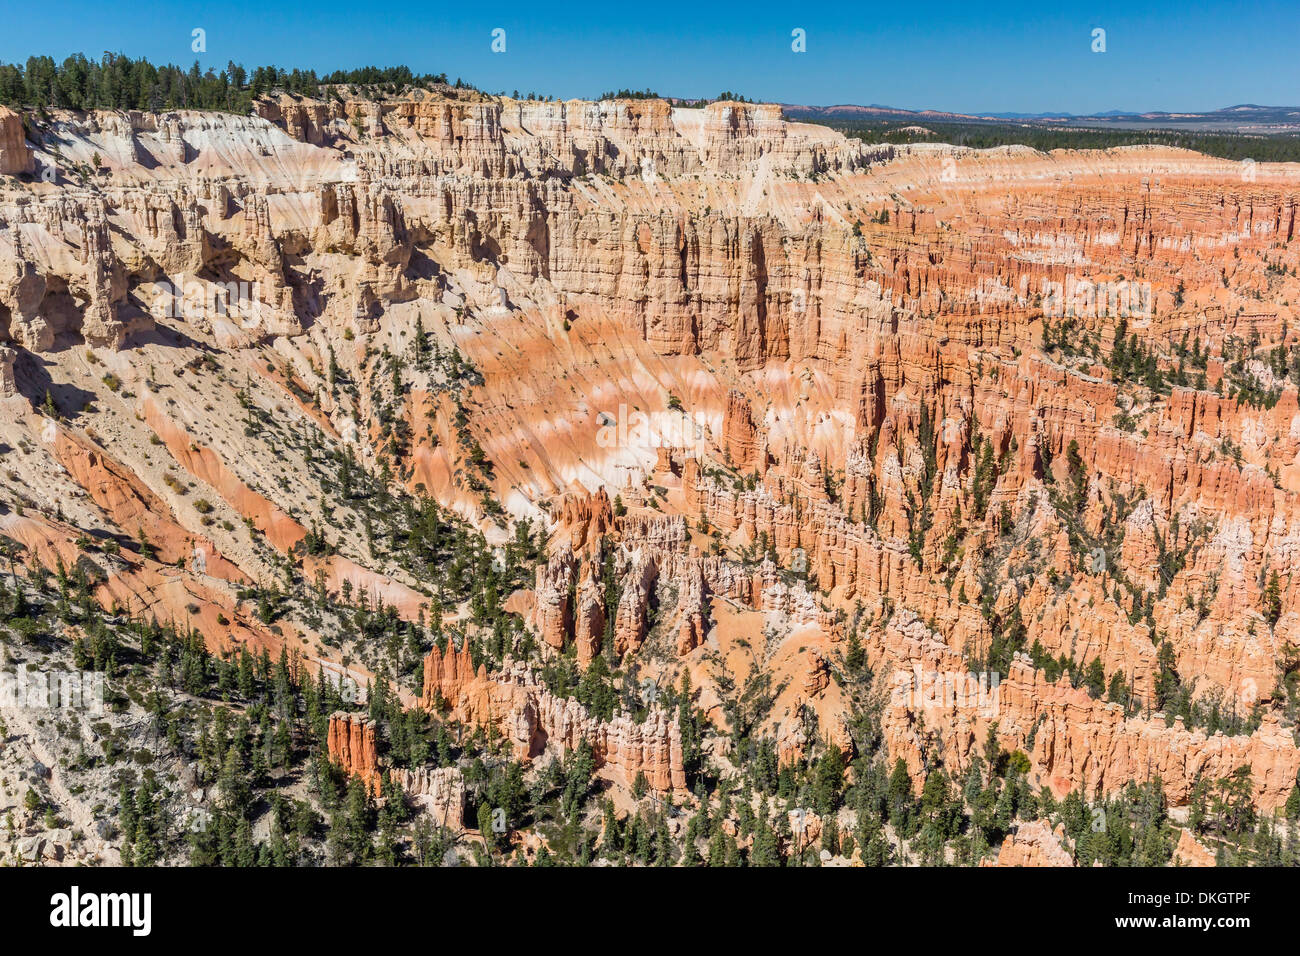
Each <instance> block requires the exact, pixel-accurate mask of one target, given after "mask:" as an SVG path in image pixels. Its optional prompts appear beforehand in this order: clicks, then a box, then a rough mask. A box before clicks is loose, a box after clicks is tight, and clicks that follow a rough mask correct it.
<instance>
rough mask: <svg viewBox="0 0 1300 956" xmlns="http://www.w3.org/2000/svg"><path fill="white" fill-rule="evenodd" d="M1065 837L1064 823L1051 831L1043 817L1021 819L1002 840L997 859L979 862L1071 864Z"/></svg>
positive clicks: (1071, 860) (1017, 864) (985, 864)
mask: <svg viewBox="0 0 1300 956" xmlns="http://www.w3.org/2000/svg"><path fill="white" fill-rule="evenodd" d="M1064 841H1065V828H1064V826H1058V827H1057V828H1056V830H1055V831H1053V830H1052V828H1051V827H1050V826H1049V825H1048V824H1047V823H1046V822H1045V821H1042V820H1035V821H1033V822H1031V823H1021V824H1019V825H1018V826H1017V827H1016V828H1015V829H1014V830H1013V831H1012V832H1011V833H1010V834H1009V835H1008V836H1007V838H1006V839H1005V840H1003V841H1002V848H1001V849H1000V850H998V859H997V863H992V862H990V861H989V860H982V861H980V866H1074V860H1073V858H1072V857H1071V856H1070V854H1069V852H1067V851H1066V849H1065V847H1064V846H1062V843H1063V842H1064Z"/></svg>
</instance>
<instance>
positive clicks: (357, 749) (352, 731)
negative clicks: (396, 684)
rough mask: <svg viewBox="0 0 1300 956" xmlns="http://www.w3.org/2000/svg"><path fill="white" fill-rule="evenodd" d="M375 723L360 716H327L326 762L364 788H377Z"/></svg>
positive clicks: (342, 714)
mask: <svg viewBox="0 0 1300 956" xmlns="http://www.w3.org/2000/svg"><path fill="white" fill-rule="evenodd" d="M375 733H376V730H375V722H374V721H373V720H371V719H370V718H368V717H366V716H364V715H361V714H349V713H345V712H342V711H340V712H338V713H335V714H331V715H330V723H329V740H328V744H327V750H328V753H329V758H330V760H331V761H332V762H333V763H335V764H337V765H338V766H339V768H340V769H342V770H343V772H344V773H346V774H350V775H352V776H355V777H360V778H361V780H362V782H363V783H365V784H366V786H368V787H371V788H374V789H375V790H376V792H378V788H379V778H380V773H379V751H378V744H377V742H376V739H375Z"/></svg>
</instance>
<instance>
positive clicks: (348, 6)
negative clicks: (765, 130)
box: [0, 0, 1300, 113]
mask: <svg viewBox="0 0 1300 956" xmlns="http://www.w3.org/2000/svg"><path fill="white" fill-rule="evenodd" d="M0 23H3V24H4V29H3V31H0V60H3V61H8V62H12V61H14V60H23V59H26V57H27V56H29V55H30V54H33V53H48V54H50V55H52V56H55V57H56V58H58V59H62V58H63V57H64V56H66V55H67V54H69V53H73V52H84V53H86V54H87V55H89V56H98V55H99V54H101V53H102V52H103V51H105V50H112V51H115V52H116V51H121V52H125V53H127V54H130V55H132V56H141V55H144V56H148V57H149V58H150V59H151V60H154V61H157V62H176V63H180V64H182V65H186V66H188V65H189V64H190V63H192V62H193V60H194V59H196V58H197V59H199V61H200V62H201V63H203V64H204V65H205V66H207V65H214V66H217V67H221V66H224V65H225V63H226V62H227V61H228V60H235V61H236V62H240V63H243V64H244V65H245V66H247V67H250V68H251V67H253V66H255V65H258V64H263V63H275V64H277V65H281V66H287V67H295V66H297V67H313V68H315V69H317V70H319V71H325V70H329V69H334V68H336V67H355V66H364V65H367V64H373V65H377V66H386V65H394V64H398V63H405V64H407V65H409V66H411V67H412V68H413V69H416V70H417V71H426V72H441V71H444V70H445V71H446V72H447V73H448V74H449V75H450V76H451V77H452V78H455V77H457V76H461V77H463V78H464V79H466V80H467V81H469V82H472V83H474V84H475V85H476V86H479V87H480V88H482V89H485V90H488V91H490V92H497V91H501V90H504V91H506V92H508V93H509V92H513V91H514V90H516V89H518V90H520V91H521V92H524V93H527V92H528V91H530V90H532V91H536V92H538V93H548V94H554V95H557V96H562V97H566V98H567V97H591V96H595V95H598V94H599V93H601V92H603V91H604V90H607V89H617V88H620V87H634V88H637V89H642V88H645V87H647V86H648V87H651V88H652V89H654V90H656V91H658V92H660V93H662V94H664V95H670V96H701V95H702V96H716V95H717V94H718V93H720V92H722V91H723V90H733V91H735V92H738V93H741V94H744V95H746V96H749V97H751V98H754V99H762V100H772V101H779V102H789V103H813V104H821V105H825V104H832V103H863V104H869V103H878V104H883V105H889V106H898V107H903V108H907V109H924V108H934V109H948V110H955V111H961V112H976V111H1020V112H1039V111H1058V110H1060V111H1069V112H1075V113H1083V112H1095V111H1101V110H1108V109H1129V110H1147V109H1168V110H1205V109H1214V108H1217V107H1222V106H1229V105H1233V104H1236V103H1243V102H1250V103H1260V104H1265V105H1295V104H1297V103H1300V66H1298V65H1297V64H1300V56H1297V54H1296V41H1297V37H1300V3H1297V2H1296V0H1290V2H1270V3H1259V4H1253V5H1250V6H1249V7H1246V6H1245V5H1242V4H1236V3H1227V2H1210V3H1207V2H1199V3H1198V2H1195V0H1193V2H1190V3H1175V2H1161V3H1153V4H1147V5H1145V7H1144V8H1139V6H1138V5H1135V4H1132V3H1091V4H1083V3H1074V2H1068V0H1067V2H1065V3H1063V4H1057V5H1047V4H1028V3H1012V2H993V3H986V4H980V3H978V2H974V0H971V2H947V0H932V2H928V3H921V4H907V3H899V2H898V0H894V2H891V3H888V4H870V3H865V2H858V3H852V4H848V3H838V2H829V3H819V4H799V3H784V4H774V3H764V2H753V3H744V4H741V3H726V4H703V3H685V2H679V0H664V2H656V3H642V2H628V0H610V2H605V3H601V4H594V5H589V4H572V3H563V4H561V3H550V4H544V3H539V2H538V0H532V2H529V3H516V2H512V0H511V2H500V3H495V4H492V5H477V4H475V3H474V2H472V0H462V2H457V0H436V2H432V3H422V2H408V3H386V4H384V5H382V6H380V5H367V4H366V3H364V2H361V0H350V2H342V0H312V2H310V3H301V2H299V3H292V4H291V3H287V2H284V0H260V2H253V0H215V2H208V3H199V4H184V3H160V2H157V0H134V2H129V3H126V4H119V3H105V2H103V0H95V2H90V0H48V2H34V0H22V2H18V0H0ZM498 27H500V28H503V29H504V30H505V31H506V52H505V53H500V54H498V53H493V52H492V51H491V49H490V44H491V31H492V30H493V29H494V28H498ZM194 28H202V29H204V30H205V31H206V42H207V52H206V53H204V54H199V55H197V56H196V54H195V53H193V52H192V51H191V31H192V30H193V29H194ZM795 28H801V29H803V30H804V31H805V33H806V37H807V52H805V53H794V52H792V51H791V31H792V30H793V29H795ZM1094 29H1104V30H1105V31H1106V34H1105V39H1106V52H1104V53H1094V52H1093V51H1092V49H1091V47H1092V44H1093V37H1092V33H1093V30H1094Z"/></svg>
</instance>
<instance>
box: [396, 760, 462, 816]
mask: <svg viewBox="0 0 1300 956" xmlns="http://www.w3.org/2000/svg"><path fill="white" fill-rule="evenodd" d="M391 776H392V779H393V782H394V783H396V784H397V785H398V786H400V787H401V788H402V792H403V793H404V794H405V795H406V796H407V797H408V798H410V799H411V800H412V802H414V803H415V805H416V806H417V807H418V808H419V809H420V811H421V812H423V813H426V814H428V815H429V817H430V818H432V820H433V822H434V823H435V824H437V825H438V826H440V827H446V828H447V829H449V830H452V831H457V832H458V831H460V830H463V829H464V828H465V805H466V792H465V777H464V775H463V774H462V773H461V771H460V769H459V768H457V767H419V768H417V769H415V770H408V769H406V768H405V767H398V768H396V769H394V770H393V771H391Z"/></svg>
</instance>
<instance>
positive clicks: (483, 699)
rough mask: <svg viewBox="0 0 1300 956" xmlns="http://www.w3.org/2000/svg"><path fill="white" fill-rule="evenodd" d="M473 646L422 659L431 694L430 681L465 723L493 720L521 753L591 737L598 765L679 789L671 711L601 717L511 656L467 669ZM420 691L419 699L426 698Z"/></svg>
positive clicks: (630, 779) (678, 745)
mask: <svg viewBox="0 0 1300 956" xmlns="http://www.w3.org/2000/svg"><path fill="white" fill-rule="evenodd" d="M470 666H471V665H470V663H469V651H468V649H462V650H460V651H457V650H456V649H455V648H452V647H448V649H447V651H446V653H442V652H440V651H439V650H438V649H437V648H436V647H435V648H434V649H433V650H432V651H430V652H429V654H428V656H427V657H426V658H425V660H424V675H425V688H426V694H427V693H428V692H429V691H430V690H431V689H436V693H437V694H438V695H439V696H440V697H441V699H443V700H447V701H451V702H453V710H452V713H453V715H454V716H455V717H456V718H457V719H459V720H461V721H464V722H466V723H469V724H472V725H475V726H481V727H487V726H491V727H494V728H495V729H496V730H497V731H498V732H499V733H500V734H501V735H502V736H503V737H505V738H506V739H508V740H510V741H511V742H512V743H513V744H514V746H515V753H516V755H517V756H518V757H519V758H520V759H528V758H532V757H536V756H538V755H539V754H541V753H542V752H543V751H544V750H545V749H546V748H547V747H548V746H552V747H556V748H558V749H559V750H560V751H565V750H570V749H573V748H575V747H577V746H579V744H580V743H582V742H586V743H587V744H588V745H589V746H590V747H591V750H592V753H593V755H594V756H595V758H596V760H597V763H598V765H606V766H609V767H610V768H611V769H612V770H615V771H617V772H618V773H619V775H620V777H621V779H622V780H623V781H624V782H625V783H626V784H628V785H631V784H633V783H634V782H635V781H636V779H637V777H638V776H639V775H644V777H645V780H646V782H647V784H648V785H649V786H651V787H653V788H654V789H656V790H665V791H667V790H681V789H683V788H684V787H685V786H686V776H685V774H684V773H683V771H682V742H681V733H680V728H679V727H678V725H677V722H676V721H675V720H674V719H673V718H672V716H671V715H669V714H668V713H666V712H664V711H662V710H659V709H656V708H651V710H650V713H649V714H648V716H647V717H646V719H645V720H644V721H643V722H641V723H636V722H635V721H633V720H632V719H631V718H629V717H626V716H616V717H615V718H614V719H613V720H608V721H604V720H598V719H596V718H595V717H592V716H591V715H590V714H589V713H588V712H587V709H586V708H585V707H583V706H582V705H581V704H579V703H578V702H577V701H576V700H574V699H573V698H564V699H561V698H558V697H556V696H555V695H554V694H552V693H551V692H550V691H549V690H547V689H546V687H545V686H544V685H542V684H541V683H540V681H539V680H538V679H537V677H536V676H535V675H534V674H533V672H532V670H531V669H530V668H529V667H528V666H527V665H525V664H520V663H514V662H510V661H507V662H506V665H505V667H504V668H503V669H502V671H501V672H500V673H497V674H492V675H489V674H488V672H487V670H486V668H484V667H480V668H479V670H478V672H477V673H474V674H472V676H470V677H468V678H467V677H466V676H465V675H466V674H467V673H468V669H469V667H470ZM428 699H429V698H425V699H422V704H423V705H424V706H428V705H427V703H426V701H427V700H428Z"/></svg>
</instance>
